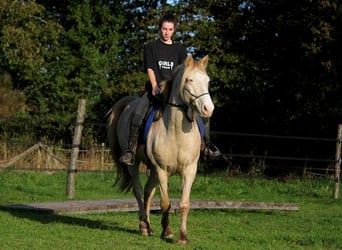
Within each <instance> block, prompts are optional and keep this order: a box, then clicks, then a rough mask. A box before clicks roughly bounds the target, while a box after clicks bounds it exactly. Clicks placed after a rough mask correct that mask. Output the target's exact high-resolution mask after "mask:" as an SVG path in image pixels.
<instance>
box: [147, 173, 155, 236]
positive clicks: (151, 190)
mask: <svg viewBox="0 0 342 250" xmlns="http://www.w3.org/2000/svg"><path fill="white" fill-rule="evenodd" d="M157 183H158V179H157V176H156V172H155V171H154V169H152V170H150V174H149V176H148V180H147V182H146V185H145V189H144V205H145V211H146V215H147V222H148V223H149V228H147V229H146V230H147V232H146V233H147V234H149V235H150V234H152V232H153V230H152V228H151V221H150V212H151V204H152V200H153V197H154V194H155V191H156V186H157Z"/></svg>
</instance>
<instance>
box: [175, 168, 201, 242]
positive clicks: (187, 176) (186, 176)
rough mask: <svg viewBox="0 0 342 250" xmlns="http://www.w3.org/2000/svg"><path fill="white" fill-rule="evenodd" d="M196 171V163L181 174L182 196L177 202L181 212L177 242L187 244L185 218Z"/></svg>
mask: <svg viewBox="0 0 342 250" xmlns="http://www.w3.org/2000/svg"><path fill="white" fill-rule="evenodd" d="M196 172H197V165H195V166H192V167H189V168H188V169H187V171H186V173H183V174H182V187H183V190H182V198H181V200H180V202H179V210H180V214H181V226H180V230H179V236H178V242H179V243H181V244H187V243H188V242H189V240H188V237H187V228H186V223H187V218H188V214H189V211H190V191H191V187H192V184H193V182H194V180H195V176H196Z"/></svg>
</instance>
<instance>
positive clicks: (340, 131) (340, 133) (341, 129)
mask: <svg viewBox="0 0 342 250" xmlns="http://www.w3.org/2000/svg"><path fill="white" fill-rule="evenodd" d="M341 143H342V125H341V124H339V125H338V127H337V139H336V154H335V159H336V162H335V177H334V183H335V187H334V199H338V198H339V195H340V175H341Z"/></svg>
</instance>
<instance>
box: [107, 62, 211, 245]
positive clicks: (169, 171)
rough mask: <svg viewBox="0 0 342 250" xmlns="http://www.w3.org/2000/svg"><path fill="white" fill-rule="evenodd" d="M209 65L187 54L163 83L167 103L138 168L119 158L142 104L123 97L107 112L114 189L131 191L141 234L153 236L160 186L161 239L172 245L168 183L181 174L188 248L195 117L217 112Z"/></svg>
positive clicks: (196, 148) (197, 145) (182, 232)
mask: <svg viewBox="0 0 342 250" xmlns="http://www.w3.org/2000/svg"><path fill="white" fill-rule="evenodd" d="M207 64H208V56H205V57H203V58H202V59H200V60H195V59H193V57H192V56H191V55H188V56H187V58H186V59H185V61H184V62H183V64H181V65H180V66H179V67H177V69H176V70H175V72H174V73H173V76H172V79H171V80H168V81H164V82H163V83H162V84H161V94H162V96H163V98H162V99H163V103H162V104H161V114H160V118H159V119H156V121H154V122H153V123H152V125H151V127H150V129H149V131H148V134H147V139H146V143H145V144H139V145H138V149H137V153H136V160H135V164H134V166H130V167H128V166H123V165H122V164H121V163H120V161H119V157H120V155H121V153H122V151H123V150H124V149H126V148H127V147H128V135H129V129H128V128H129V124H130V120H131V118H132V114H133V111H134V108H135V107H136V106H137V105H139V97H134V96H125V97H123V98H122V99H120V100H119V101H118V102H116V103H115V104H114V105H113V106H112V108H111V110H110V112H109V114H110V116H109V124H108V136H109V147H110V151H111V155H112V158H113V160H114V162H115V165H116V167H117V175H116V180H115V184H120V190H121V191H129V190H131V189H133V193H134V196H135V198H136V200H137V203H138V206H139V220H140V223H139V232H140V234H141V235H150V234H152V227H151V222H150V207H151V202H152V199H153V196H154V194H155V191H156V187H157V186H158V185H159V189H160V196H161V199H160V208H161V214H162V219H161V225H162V234H161V237H162V238H163V239H165V240H172V238H173V233H172V231H171V228H170V225H169V217H168V214H169V211H170V208H171V202H170V199H169V194H168V178H169V176H171V175H174V174H176V173H177V174H179V175H180V177H181V179H182V194H181V198H180V202H179V211H180V214H181V223H180V229H179V236H178V242H179V243H181V244H187V243H188V236H187V217H188V213H189V210H190V190H191V187H192V184H193V182H194V180H195V176H196V173H197V165H198V161H199V157H200V149H201V140H202V139H201V134H200V128H199V126H198V123H197V121H196V118H198V117H202V118H210V117H211V115H212V113H213V110H214V104H213V102H212V99H211V96H210V94H209V77H208V74H207V72H206V69H207ZM141 163H142V164H145V165H146V166H147V170H148V171H146V173H148V174H147V176H148V178H147V181H146V184H145V186H144V189H143V188H142V184H141V181H140V178H139V176H140V172H141V171H140V168H139V165H140V164H141ZM143 194H144V196H143Z"/></svg>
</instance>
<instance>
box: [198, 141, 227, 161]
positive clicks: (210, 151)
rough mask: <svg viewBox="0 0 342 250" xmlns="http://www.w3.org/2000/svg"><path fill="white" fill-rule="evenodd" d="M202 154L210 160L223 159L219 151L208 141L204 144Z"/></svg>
mask: <svg viewBox="0 0 342 250" xmlns="http://www.w3.org/2000/svg"><path fill="white" fill-rule="evenodd" d="M203 153H204V156H205V157H206V158H209V159H210V160H220V159H223V155H222V153H221V151H220V150H219V149H218V147H216V146H215V145H214V144H212V143H209V144H207V145H206V146H205V148H204V150H203Z"/></svg>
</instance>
